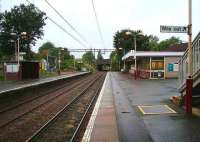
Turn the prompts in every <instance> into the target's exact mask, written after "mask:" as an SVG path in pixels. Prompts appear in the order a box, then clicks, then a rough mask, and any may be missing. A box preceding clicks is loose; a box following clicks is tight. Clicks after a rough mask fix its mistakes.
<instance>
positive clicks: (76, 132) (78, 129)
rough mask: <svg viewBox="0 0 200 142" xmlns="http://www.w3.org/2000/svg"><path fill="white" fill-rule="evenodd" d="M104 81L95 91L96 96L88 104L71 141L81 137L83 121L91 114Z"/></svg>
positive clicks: (73, 141)
mask: <svg viewBox="0 0 200 142" xmlns="http://www.w3.org/2000/svg"><path fill="white" fill-rule="evenodd" d="M104 77H105V76H103V78H104ZM102 82H103V80H102V81H101V83H100V84H101V85H100V86H99V88H98V89H97V91H96V92H95V95H94V97H93V98H92V100H91V101H90V103H89V106H88V108H87V109H86V111H85V113H84V115H83V117H82V119H81V120H80V122H79V124H78V127H77V128H76V130H75V132H74V134H73V136H72V138H71V140H70V142H75V141H77V138H78V137H79V134H80V131H81V127H82V126H83V123H84V122H85V121H86V120H87V117H88V115H89V113H90V110H91V109H92V107H93V104H94V103H95V101H96V98H97V97H98V95H99V92H100V90H101V88H102Z"/></svg>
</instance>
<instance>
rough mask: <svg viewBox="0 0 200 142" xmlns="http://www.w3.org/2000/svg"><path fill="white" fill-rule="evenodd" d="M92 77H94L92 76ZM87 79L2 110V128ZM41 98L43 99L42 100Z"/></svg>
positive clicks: (0, 125)
mask: <svg viewBox="0 0 200 142" xmlns="http://www.w3.org/2000/svg"><path fill="white" fill-rule="evenodd" d="M90 78H92V77H90ZM87 80H89V78H85V79H83V80H81V81H80V80H79V81H78V82H76V83H74V84H72V85H70V86H68V87H67V88H66V89H64V90H62V91H60V90H61V89H63V88H64V87H66V86H65V85H64V86H62V87H60V88H59V89H58V88H56V90H54V92H52V93H51V94H49V93H50V92H49V93H47V94H45V95H43V96H38V97H35V98H32V99H31V100H27V101H25V102H23V103H20V104H18V105H16V106H15V107H13V106H12V107H9V108H7V109H6V110H4V111H2V112H0V118H1V119H0V128H1V127H4V126H6V125H8V124H10V123H12V122H13V121H15V120H17V119H19V118H21V117H23V116H24V115H26V114H27V113H31V112H32V111H33V110H35V109H37V108H39V107H40V106H42V105H44V104H45V103H48V102H50V101H52V100H54V99H56V98H58V97H60V96H61V95H62V94H64V93H67V92H68V91H69V90H71V89H73V88H77V87H79V86H82V85H83V83H85V82H86V81H87ZM51 91H52V90H51ZM41 99H42V101H41ZM30 104H32V106H30ZM28 106H29V107H28ZM20 107H21V108H20Z"/></svg>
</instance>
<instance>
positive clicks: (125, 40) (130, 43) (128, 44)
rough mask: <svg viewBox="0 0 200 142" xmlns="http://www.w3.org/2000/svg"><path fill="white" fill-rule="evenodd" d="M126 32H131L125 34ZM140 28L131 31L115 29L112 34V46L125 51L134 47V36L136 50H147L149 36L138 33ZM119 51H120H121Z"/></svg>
mask: <svg viewBox="0 0 200 142" xmlns="http://www.w3.org/2000/svg"><path fill="white" fill-rule="evenodd" d="M127 32H130V33H131V34H129V35H127ZM141 32H142V31H141V30H137V31H133V30H128V29H124V30H121V31H117V32H116V33H115V35H114V40H113V46H114V47H115V48H116V49H117V50H118V49H119V48H123V51H124V52H125V53H127V52H128V51H130V50H133V49H134V38H135V36H136V44H137V51H148V50H150V49H149V48H148V44H149V37H148V36H147V35H140V34H139V33H141ZM123 51H121V52H123Z"/></svg>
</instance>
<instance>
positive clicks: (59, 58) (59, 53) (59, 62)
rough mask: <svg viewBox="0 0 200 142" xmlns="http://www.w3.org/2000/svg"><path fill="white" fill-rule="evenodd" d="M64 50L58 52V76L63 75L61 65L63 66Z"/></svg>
mask: <svg viewBox="0 0 200 142" xmlns="http://www.w3.org/2000/svg"><path fill="white" fill-rule="evenodd" d="M63 50H64V49H63V48H60V49H59V51H58V74H59V75H61V67H60V64H61V57H60V55H61V51H63Z"/></svg>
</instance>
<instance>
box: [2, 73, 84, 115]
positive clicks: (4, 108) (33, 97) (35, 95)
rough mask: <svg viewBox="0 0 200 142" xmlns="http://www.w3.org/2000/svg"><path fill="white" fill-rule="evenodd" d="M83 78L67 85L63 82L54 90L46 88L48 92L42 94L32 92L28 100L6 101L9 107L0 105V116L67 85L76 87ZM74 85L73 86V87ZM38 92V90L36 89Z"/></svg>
mask: <svg viewBox="0 0 200 142" xmlns="http://www.w3.org/2000/svg"><path fill="white" fill-rule="evenodd" d="M82 78H83V77H80V78H78V79H73V80H71V81H70V84H69V83H68V82H69V81H68V82H66V83H65V82H64V83H63V84H62V85H60V86H56V87H55V88H52V87H51V86H50V88H48V90H47V91H45V92H42V91H43V90H42V91H41V92H42V93H37V92H34V93H33V94H30V95H29V94H28V95H27V96H28V98H22V99H21V100H20V99H19V100H18V99H17V100H15V102H12V103H10V102H9V101H12V100H5V101H7V102H9V105H8V104H1V105H0V114H1V113H4V112H6V111H9V110H12V109H13V108H16V107H19V106H21V105H23V104H26V103H29V102H31V101H33V100H36V99H38V98H41V97H44V96H46V95H48V94H49V93H51V92H52V91H57V90H59V89H62V88H64V87H66V86H67V85H72V84H74V83H75V85H76V83H79V81H80V80H81V79H82ZM75 85H74V86H75ZM38 90H39V89H38ZM10 95H11V96H12V94H10ZM5 97H7V98H10V99H16V98H13V96H12V97H8V96H5ZM19 97H20V96H19ZM2 99H4V98H1V101H2Z"/></svg>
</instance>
